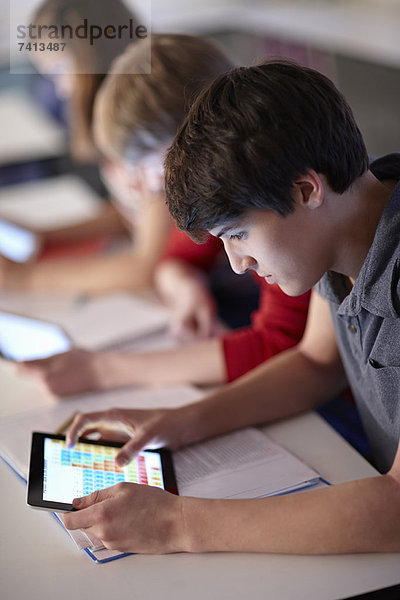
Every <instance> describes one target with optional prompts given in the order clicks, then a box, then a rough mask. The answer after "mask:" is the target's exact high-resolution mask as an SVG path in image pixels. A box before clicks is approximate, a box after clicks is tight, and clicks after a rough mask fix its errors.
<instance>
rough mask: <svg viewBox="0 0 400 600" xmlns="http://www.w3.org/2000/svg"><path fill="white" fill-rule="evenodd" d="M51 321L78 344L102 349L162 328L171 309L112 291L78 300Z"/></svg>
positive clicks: (51, 317) (83, 346) (91, 348)
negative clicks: (84, 300) (112, 292)
mask: <svg viewBox="0 0 400 600" xmlns="http://www.w3.org/2000/svg"><path fill="white" fill-rule="evenodd" d="M48 320H51V321H53V322H55V323H58V324H59V325H61V327H62V328H63V329H64V330H65V332H66V333H67V334H68V335H69V336H70V337H71V339H72V341H73V343H74V344H75V345H76V346H80V347H82V348H86V349H87V350H99V349H101V348H107V347H110V346H113V345H115V344H120V343H121V342H127V341H129V340H132V339H135V338H138V337H141V336H144V335H147V334H149V333H153V332H155V331H160V330H161V329H163V328H165V327H166V326H167V323H168V320H169V312H168V309H167V308H165V307H164V306H162V305H161V304H158V303H156V302H149V301H148V300H142V299H141V298H140V297H136V296H133V295H130V294H109V295H104V296H101V297H98V298H93V299H90V300H88V301H87V302H83V303H78V304H75V305H74V306H72V307H71V308H70V309H69V310H66V311H63V312H59V311H56V312H54V313H53V314H51V313H49V317H48Z"/></svg>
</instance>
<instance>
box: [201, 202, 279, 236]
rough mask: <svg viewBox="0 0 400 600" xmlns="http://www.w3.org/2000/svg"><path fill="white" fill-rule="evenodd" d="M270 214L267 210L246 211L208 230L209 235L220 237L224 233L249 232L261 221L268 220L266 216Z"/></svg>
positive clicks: (252, 209) (251, 209)
mask: <svg viewBox="0 0 400 600" xmlns="http://www.w3.org/2000/svg"><path fill="white" fill-rule="evenodd" d="M271 212H272V211H271V210H269V209H262V208H250V209H247V210H246V211H245V212H244V213H243V214H242V215H241V216H240V217H236V218H233V219H229V220H225V221H222V222H220V223H219V224H218V225H215V226H214V227H213V228H212V229H210V230H209V233H210V234H211V235H213V236H214V237H221V236H223V235H224V234H225V233H227V232H229V231H232V230H238V229H246V230H249V229H251V228H252V227H254V226H255V225H257V224H259V223H260V222H261V221H264V220H265V219H268V216H269V215H271Z"/></svg>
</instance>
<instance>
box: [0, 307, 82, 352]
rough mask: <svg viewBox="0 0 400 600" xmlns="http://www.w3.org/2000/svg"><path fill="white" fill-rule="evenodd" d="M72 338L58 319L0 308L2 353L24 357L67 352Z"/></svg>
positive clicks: (70, 346)
mask: <svg viewBox="0 0 400 600" xmlns="http://www.w3.org/2000/svg"><path fill="white" fill-rule="evenodd" d="M72 345H73V344H72V340H71V339H70V338H69V337H68V335H67V334H66V333H65V331H64V330H63V329H62V327H60V326H59V325H57V324H55V323H49V322H47V321H41V320H40V319H33V318H31V317H24V316H22V315H18V314H15V313H10V312H7V311H0V356H2V357H3V358H6V359H8V360H15V361H23V360H35V359H37V358H46V357H48V356H52V355H53V354H60V353H61V352H67V350H70V349H71V348H72Z"/></svg>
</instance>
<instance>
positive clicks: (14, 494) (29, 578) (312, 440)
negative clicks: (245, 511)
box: [0, 362, 400, 600]
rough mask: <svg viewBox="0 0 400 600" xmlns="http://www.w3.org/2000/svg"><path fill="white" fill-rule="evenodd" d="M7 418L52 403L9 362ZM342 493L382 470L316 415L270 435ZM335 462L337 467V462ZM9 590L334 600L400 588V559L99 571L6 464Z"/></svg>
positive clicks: (123, 599)
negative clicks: (29, 497) (34, 503)
mask: <svg viewBox="0 0 400 600" xmlns="http://www.w3.org/2000/svg"><path fill="white" fill-rule="evenodd" d="M0 389H1V405H0V415H1V416H2V415H6V414H12V413H13V412H14V413H15V412H19V411H21V410H27V409H28V408H32V407H33V406H43V405H45V404H47V403H49V402H50V400H49V399H46V398H45V397H44V396H43V394H42V393H41V392H40V390H39V389H38V388H36V386H35V385H34V384H33V383H32V382H28V381H23V380H17V378H16V377H15V375H14V374H13V371H12V368H11V367H10V365H7V364H5V363H4V362H0ZM265 431H266V432H268V434H269V435H270V436H271V437H272V438H273V439H274V440H276V441H277V442H279V443H282V444H283V445H285V446H286V447H287V448H289V449H290V450H292V451H293V452H295V453H296V454H298V455H299V456H300V457H301V458H303V459H304V460H305V461H307V462H308V463H309V464H310V465H312V466H313V467H315V468H316V469H317V470H319V472H320V473H321V474H322V475H323V476H325V477H326V478H328V479H329V480H330V481H331V482H333V483H339V482H342V481H346V480H349V479H352V478H355V477H368V476H371V475H373V474H374V470H373V468H372V467H371V466H370V465H369V464H368V463H367V462H366V461H364V459H363V458H361V457H360V456H359V455H358V454H357V453H356V452H355V451H354V450H353V449H352V448H351V447H350V446H348V445H347V443H345V442H344V441H343V440H342V439H341V438H340V437H339V436H338V435H337V434H336V433H335V432H334V431H333V430H332V429H331V428H330V427H329V426H328V425H326V424H325V422H324V421H323V420H322V419H321V418H320V417H318V416H317V415H315V414H313V413H309V414H306V415H302V416H300V417H296V418H294V419H291V420H288V421H286V422H282V423H278V424H275V425H272V426H268V427H266V428H265ZM331 456H335V457H336V460H335V461H332V460H331V458H330V457H331ZM0 487H1V490H2V504H1V513H0V515H1V516H0V539H1V541H2V542H1V545H0V581H1V591H2V598H4V600H20V599H21V598H26V597H31V598H33V599H34V600H36V599H39V598H40V599H41V600H54V598H56V597H57V599H58V600H71V599H72V598H79V599H81V600H93V598H98V599H101V600H103V599H106V598H107V599H108V598H110V599H111V598H114V597H116V592H117V593H118V600H128V598H129V599H132V598H135V599H136V598H137V599H138V600H139V599H140V600H158V599H159V598H162V597H167V598H169V597H172V596H173V597H174V599H175V600H188V599H189V598H190V600H204V598H212V599H214V598H216V599H218V600H222V599H229V600H236V599H237V600H243V598H246V597H247V598H251V599H252V600H254V599H258V598H260V599H261V598H262V599H265V598H271V599H279V600H289V599H290V600H301V599H302V598H304V600H334V599H338V598H343V597H347V596H351V595H354V594H357V593H362V592H365V591H368V590H372V589H377V588H379V587H384V586H389V585H393V584H395V583H399V582H400V568H399V566H400V554H386V555H385V554H384V555H379V554H373V555H349V556H344V557H342V556H319V557H309V556H281V555H267V554H261V555H257V554H254V555H253V554H223V553H221V554H205V555H185V554H176V555H170V556H139V555H138V556H130V557H127V558H123V559H120V560H117V561H115V562H113V563H108V564H106V565H99V566H97V565H95V564H94V563H92V562H91V561H90V560H89V559H88V558H87V557H86V556H85V555H84V554H83V553H80V552H79V551H77V550H76V548H75V546H74V544H73V543H72V542H71V540H69V539H68V536H67V535H66V534H65V532H64V531H63V530H62V528H61V527H60V526H59V525H57V523H56V522H55V521H54V520H53V518H51V517H50V516H49V515H48V514H47V513H45V512H41V511H32V510H31V509H28V508H27V507H26V505H25V486H24V484H23V483H22V481H21V480H19V479H18V477H16V476H15V475H14V474H13V473H12V472H11V470H10V469H9V468H8V467H7V465H6V464H4V463H3V462H1V461H0Z"/></svg>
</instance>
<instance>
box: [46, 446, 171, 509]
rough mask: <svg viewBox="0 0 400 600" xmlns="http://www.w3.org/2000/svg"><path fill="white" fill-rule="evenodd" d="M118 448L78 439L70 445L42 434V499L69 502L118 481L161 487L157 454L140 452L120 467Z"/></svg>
mask: <svg viewBox="0 0 400 600" xmlns="http://www.w3.org/2000/svg"><path fill="white" fill-rule="evenodd" d="M118 452H119V449H118V448H111V447H107V446H98V445H95V444H82V443H77V444H76V445H75V447H74V448H72V449H71V448H67V446H66V443H65V441H63V440H54V439H51V438H46V439H45V447H44V459H45V460H44V465H45V468H44V487H43V499H44V500H53V501H58V502H66V503H71V502H72V499H73V498H77V497H80V496H87V495H88V494H90V493H91V492H93V491H95V490H100V489H103V488H107V487H111V486H112V485H115V484H117V483H120V482H122V481H128V482H131V483H140V484H144V485H151V486H155V487H159V488H163V487H164V483H163V477H162V472H161V461H160V457H159V455H158V454H156V453H152V452H143V453H141V454H140V455H139V456H138V457H137V458H135V459H134V460H133V461H132V462H131V463H129V465H127V466H125V467H123V468H120V467H118V466H117V465H116V464H115V457H116V455H117V454H118Z"/></svg>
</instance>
